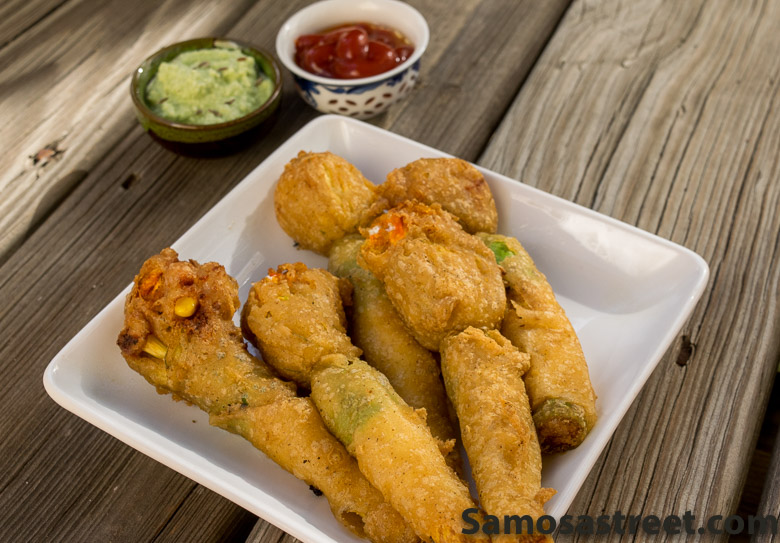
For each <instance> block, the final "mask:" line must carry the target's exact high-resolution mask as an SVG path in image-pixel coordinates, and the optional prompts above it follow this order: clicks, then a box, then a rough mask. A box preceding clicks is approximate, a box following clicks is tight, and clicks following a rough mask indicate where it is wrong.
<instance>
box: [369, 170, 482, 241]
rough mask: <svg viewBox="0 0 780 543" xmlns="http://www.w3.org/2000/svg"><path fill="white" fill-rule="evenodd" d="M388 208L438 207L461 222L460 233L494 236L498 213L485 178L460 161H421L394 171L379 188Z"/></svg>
mask: <svg viewBox="0 0 780 543" xmlns="http://www.w3.org/2000/svg"><path fill="white" fill-rule="evenodd" d="M379 193H380V195H381V196H382V197H383V198H384V199H385V200H387V202H388V204H389V205H388V207H395V206H397V205H399V204H401V203H403V202H405V201H407V200H417V201H419V202H422V203H424V204H428V205H431V204H440V205H441V207H442V208H443V209H445V210H446V211H449V212H450V213H452V214H453V215H455V216H456V217H457V218H458V219H460V221H461V224H462V225H463V229H464V230H465V231H466V232H469V233H471V234H474V233H476V232H491V233H493V232H495V231H496V226H497V225H498V212H497V211H496V202H495V201H494V200H493V194H492V193H491V192H490V187H489V186H488V184H487V182H486V181H485V178H484V176H483V175H482V174H481V173H480V172H479V170H478V169H476V168H475V167H474V166H472V165H471V164H469V163H468V162H466V161H465V160H461V159H459V158H421V159H419V160H415V161H414V162H411V163H409V164H407V165H406V166H404V167H403V168H398V169H395V170H393V171H392V172H390V173H389V174H388V175H387V180H386V181H385V182H384V183H383V184H382V185H380V186H379Z"/></svg>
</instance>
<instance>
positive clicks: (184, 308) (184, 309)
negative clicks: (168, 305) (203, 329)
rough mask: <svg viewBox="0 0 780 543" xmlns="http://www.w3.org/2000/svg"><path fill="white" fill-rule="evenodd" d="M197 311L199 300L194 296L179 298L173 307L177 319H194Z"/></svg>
mask: <svg viewBox="0 0 780 543" xmlns="http://www.w3.org/2000/svg"><path fill="white" fill-rule="evenodd" d="M196 309H198V300H196V299H195V298H193V297H192V296H184V297H183V298H179V299H178V300H176V303H175V304H174V305H173V312H174V313H175V314H176V316H177V317H184V318H187V317H192V316H193V315H194V314H195V310H196Z"/></svg>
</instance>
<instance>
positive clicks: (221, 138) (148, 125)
mask: <svg viewBox="0 0 780 543" xmlns="http://www.w3.org/2000/svg"><path fill="white" fill-rule="evenodd" d="M212 47H226V48H238V49H240V50H241V52H242V53H244V54H245V55H248V56H251V57H253V58H254V59H255V61H256V62H257V66H258V67H259V69H261V70H262V71H263V73H264V74H265V75H266V76H268V78H270V79H271V81H272V82H273V84H274V88H273V92H272V93H271V97H270V98H269V99H268V100H267V101H266V102H265V103H264V104H263V105H262V106H260V107H259V108H257V109H255V110H254V111H252V112H250V113H248V114H246V115H244V116H243V117H239V118H237V119H234V120H232V121H227V122H224V123H217V124H203V125H199V124H184V123H180V122H176V121H171V120H169V119H166V118H164V117H160V116H159V115H157V114H155V113H154V112H153V111H152V109H151V108H150V107H149V104H148V101H147V98H146V87H147V85H148V84H149V82H150V81H151V80H152V78H154V76H155V75H156V74H157V68H158V67H159V65H160V64H161V63H162V62H166V61H170V60H172V59H173V58H175V57H176V56H177V55H179V54H180V53H183V52H185V51H193V50H196V49H210V48H212ZM130 94H131V96H132V98H133V104H134V105H135V111H136V116H137V117H138V120H139V121H140V122H141V126H143V127H144V130H146V131H147V132H148V133H149V135H150V136H152V137H153V138H154V139H155V140H157V141H158V142H159V143H160V144H162V145H163V146H165V147H167V148H169V149H171V150H173V151H176V152H180V153H184V154H195V155H197V154H212V153H216V154H219V153H222V152H228V151H231V150H234V149H235V148H237V147H238V146H239V145H240V144H243V143H246V142H247V141H248V140H250V139H251V137H252V136H255V135H257V132H258V130H256V129H258V128H259V127H260V125H262V124H263V123H264V122H265V121H267V120H269V118H271V117H272V115H273V114H274V113H275V112H276V110H277V109H278V107H279V102H280V101H281V97H282V75H281V71H280V69H279V65H278V64H277V63H276V61H275V60H274V58H273V57H272V56H271V55H270V54H269V53H267V52H266V51H263V50H262V49H258V48H256V47H253V46H251V45H249V44H246V43H242V42H240V41H236V40H231V39H227V38H198V39H194V40H187V41H183V42H179V43H174V44H173V45H169V46H168V47H165V48H164V49H160V50H159V51H157V52H156V53H155V54H153V55H152V56H150V57H149V58H147V59H146V60H144V61H143V62H142V63H141V65H140V66H139V67H138V68H137V69H136V71H135V73H134V74H133V79H132V81H131V82H130Z"/></svg>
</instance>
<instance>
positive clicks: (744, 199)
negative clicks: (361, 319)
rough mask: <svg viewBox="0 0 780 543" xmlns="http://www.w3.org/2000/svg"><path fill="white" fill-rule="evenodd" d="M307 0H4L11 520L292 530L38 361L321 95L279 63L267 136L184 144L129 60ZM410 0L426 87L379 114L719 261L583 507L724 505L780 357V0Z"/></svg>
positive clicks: (585, 491)
mask: <svg viewBox="0 0 780 543" xmlns="http://www.w3.org/2000/svg"><path fill="white" fill-rule="evenodd" d="M306 3H307V2H306V1H304V0H297V1H290V2H276V1H272V0H259V1H257V2H252V1H249V0H231V1H223V2H215V1H206V0H201V1H197V2H196V1H189V0H167V1H164V2H152V1H147V2H121V1H118V0H115V1H107V2H94V1H88V0H25V1H21V0H8V1H6V2H4V3H3V4H2V5H0V143H1V145H0V148H1V149H2V155H0V165H1V167H0V323H1V324H0V330H1V332H0V337H1V338H2V341H1V342H0V372H2V373H1V377H0V387H1V388H2V400H0V402H2V408H1V409H0V430H1V432H2V434H1V435H2V445H0V540H2V541H24V540H36V541H50V540H69V541H147V540H164V541H173V540H177V541H178V540H181V541H196V540H197V541H212V540H213V541H217V540H219V541H223V540H229V541H242V540H251V541H277V540H279V539H280V538H282V537H283V534H282V533H281V532H280V531H279V530H278V529H276V528H274V527H272V526H270V525H268V524H267V523H265V522H264V521H262V520H260V521H258V519H257V517H255V516H254V515H252V514H251V513H249V512H247V511H245V510H243V509H241V508H240V507H238V506H236V505H234V504H233V503H231V502H229V501H227V500H225V499H223V498H222V497H220V496H218V495H216V494H214V493H213V492H211V491H209V490H206V489H204V488H203V487H201V486H199V485H197V484H195V483H193V482H192V481H191V480H189V479H187V478H186V477H183V476H181V475H179V474H178V473H175V472H174V471H172V470H170V469H168V468H166V467H164V466H162V465H161V464H158V463H157V462H155V461H153V460H150V459H149V458H147V457H146V456H144V455H143V454H141V453H138V452H136V451H135V450H133V449H131V448H129V447H127V446H125V445H123V444H122V443H120V442H119V441H117V440H116V439H114V438H112V437H110V436H109V435H107V434H105V433H103V432H101V431H100V430H98V429H96V428H94V427H92V426H91V425H89V424H87V423H85V422H84V421H82V420H81V419H79V418H77V417H75V416H73V415H71V414H70V413H68V412H67V411H65V410H63V409H62V408H60V407H59V406H57V405H56V404H55V403H54V402H53V401H52V400H51V399H50V398H49V397H48V396H47V395H46V393H45V391H44V389H43V386H42V384H41V377H42V374H43V371H44V369H45V367H46V365H47V364H48V362H49V361H50V360H51V358H52V357H53V356H54V355H55V354H56V353H57V352H58V351H59V349H60V348H61V347H62V346H63V345H64V344H65V343H66V342H67V341H68V339H69V338H71V337H72V336H73V335H74V334H75V333H76V332H77V331H78V330H79V329H80V328H81V327H83V326H84V325H85V324H86V323H87V322H88V321H89V320H90V319H91V318H92V317H93V316H94V315H95V314H96V313H97V312H98V311H99V310H100V309H101V308H102V307H103V306H104V305H105V304H106V303H107V302H108V301H109V300H111V299H112V298H113V297H114V296H115V295H116V294H117V293H118V292H119V291H120V290H121V289H122V288H123V287H124V286H125V285H126V284H127V283H128V282H129V281H130V279H131V278H132V276H133V275H134V273H135V272H136V270H137V269H138V267H139V266H140V264H141V262H142V261H143V260H144V259H145V258H146V257H148V256H149V255H151V254H153V253H155V252H157V251H159V250H160V249H161V248H163V247H165V246H167V245H169V244H170V243H171V242H173V241H174V240H175V239H177V238H178V237H179V236H180V235H181V234H182V233H183V232H184V231H185V230H186V229H187V228H188V227H189V226H190V225H192V224H193V223H194V222H195V221H196V220H197V219H198V218H199V217H200V216H201V215H203V214H204V213H205V212H206V211H207V210H208V209H209V208H211V207H212V206H213V205H214V204H215V203H216V202H218V201H219V199H220V198H221V197H222V196H223V195H224V194H226V193H227V192H228V191H229V190H230V189H231V188H232V187H233V186H234V185H235V184H236V183H237V182H238V181H240V180H241V179H242V178H243V177H244V176H245V175H246V174H247V173H248V172H249V171H251V170H252V168H253V167H255V166H256V165H257V164H259V163H260V162H261V161H262V160H263V159H264V158H265V157H266V156H267V155H268V154H269V153H270V152H271V151H273V150H274V149H275V148H276V147H277V146H278V145H279V144H280V142H282V141H284V140H285V139H286V138H287V137H289V136H290V135H291V134H293V133H294V132H295V131H296V130H297V129H299V128H300V127H301V126H303V125H304V124H305V123H306V122H308V121H309V120H311V119H312V118H314V117H315V116H316V115H317V113H316V112H314V111H313V110H311V109H309V108H308V107H307V106H306V105H304V103H303V102H302V101H301V100H300V99H299V98H298V97H297V96H296V95H295V92H294V90H293V86H292V84H291V81H290V80H289V79H287V81H286V83H287V87H286V91H285V96H284V101H283V105H282V110H281V114H280V117H279V119H278V120H277V122H276V123H275V125H274V126H273V129H272V131H271V133H270V134H269V135H267V136H266V137H265V138H264V139H262V140H261V141H258V142H257V143H256V144H254V145H253V146H252V147H250V148H249V149H246V150H244V151H242V152H241V153H239V154H236V155H232V156H229V157H224V158H219V159H208V160H207V159H193V158H184V157H181V156H177V155H174V154H172V153H170V152H168V151H165V150H163V149H162V148H161V147H159V146H158V145H157V144H156V143H154V142H153V141H152V140H151V139H150V138H149V137H148V136H147V135H145V134H144V133H143V131H142V130H141V128H140V126H139V125H138V123H137V122H136V121H135V119H134V116H133V113H132V110H131V103H130V99H129V95H128V86H129V77H130V73H131V71H132V69H133V68H134V67H135V65H137V64H138V63H139V62H140V60H141V59H143V58H144V57H145V56H146V55H148V54H149V53H151V52H153V51H154V50H156V49H158V48H159V47H161V46H163V45H166V44H168V43H171V42H174V41H179V40H181V39H185V38H188V37H194V36H199V35H217V34H218V35H226V36H230V37H234V38H238V39H244V40H247V41H250V42H253V43H256V44H257V45H260V46H261V47H265V48H267V49H269V50H273V42H274V38H275V35H276V31H277V29H278V28H279V26H280V25H281V23H282V21H284V19H285V18H287V17H288V16H289V15H290V14H291V13H293V12H294V11H296V10H297V9H299V8H300V7H301V6H302V5H304V4H306ZM410 3H412V4H413V5H414V6H415V7H417V8H418V9H419V10H420V11H421V12H422V13H423V14H424V15H425V17H426V18H427V20H428V22H429V25H430V28H431V35H432V41H431V44H430V48H429V51H428V52H427V53H426V55H425V57H424V59H423V60H424V62H423V71H422V74H421V84H420V86H419V87H418V88H417V89H416V90H415V91H414V93H413V94H412V95H411V97H410V98H409V99H407V100H406V101H404V102H402V103H399V104H397V105H395V106H394V107H393V108H392V109H391V110H390V111H389V112H388V113H387V114H385V115H383V116H381V117H379V118H376V119H374V120H372V121H371V122H372V123H374V124H376V125H378V126H381V127H384V128H387V129H389V130H392V131H394V132H397V133H399V134H402V135H405V136H409V137H411V138H413V139H415V140H418V141H421V142H423V143H425V144H428V145H431V146H434V147H437V148H439V149H442V150H444V151H446V152H449V153H452V154H454V155H457V156H460V157H462V158H465V159H467V160H471V161H474V162H477V163H479V164H481V165H483V166H485V167H487V168H490V169H492V170H495V171H497V172H500V173H502V174H505V175H507V176H509V177H512V178H516V179H519V180H521V181H522V182H524V183H527V184H530V185H533V186H536V187H538V188H540V189H542V190H544V191H548V192H550V193H553V194H556V195H558V196H561V197H563V198H565V199H568V200H572V201H574V202H577V203H579V204H582V205H584V206H587V207H590V208H592V209H594V210H597V211H599V212H601V213H604V214H607V215H610V216H612V217H615V218H617V219H620V220H623V221H626V222H628V223H630V224H634V225H636V226H638V227H640V228H643V229H646V230H649V231H651V232H654V233H656V234H658V235H660V236H662V237H665V238H668V239H670V240H672V241H674V242H677V243H679V244H682V245H684V246H686V247H688V248H690V249H692V250H694V251H696V252H698V253H699V254H701V255H702V256H703V257H704V258H705V259H706V260H707V262H708V263H709V265H710V268H711V277H710V282H709V284H708V286H707V288H706V291H705V293H704V296H703V298H702V300H701V301H700V302H699V304H698V306H697V307H696V309H695V311H694V313H693V315H692V317H691V318H690V320H689V322H688V323H687V324H686V325H685V327H684V328H683V330H682V331H681V333H680V335H679V338H678V340H677V341H676V342H675V344H674V345H673V347H672V348H671V349H670V350H669V352H668V353H667V354H666V356H665V357H664V359H663V360H662V361H661V363H660V365H659V366H658V368H657V369H656V371H655V373H654V374H653V376H652V377H651V379H650V380H649V382H648V383H647V385H646V386H645V388H644V390H643V392H642V393H641V395H640V396H639V397H638V399H637V400H636V401H635V402H634V404H633V406H632V408H631V409H630V410H629V412H628V414H627V415H626V417H625V419H624V420H623V422H622V424H621V425H620V426H619V428H618V430H617V432H616V433H615V435H614V437H613V439H612V440H611V442H610V444H609V446H608V447H607V448H606V450H605V451H604V453H603V454H602V455H601V458H600V460H599V461H598V463H597V464H596V467H595V468H594V469H593V471H592V473H591V474H590V476H589V478H588V479H587V482H586V483H585V485H584V486H583V488H582V490H581V491H580V493H579V496H578V498H577V499H576V501H575V502H574V504H573V505H572V506H571V508H570V512H571V513H572V514H574V515H579V514H590V515H599V514H602V513H604V512H606V513H611V512H614V511H618V510H619V511H622V512H623V513H624V514H625V513H630V514H637V515H638V514H656V515H666V514H682V513H683V512H685V511H688V510H690V511H692V512H693V513H694V514H696V515H697V517H699V518H702V517H707V516H709V515H715V514H720V515H724V516H726V515H729V514H732V513H733V512H734V511H735V508H736V505H737V502H738V500H739V496H740V493H741V489H742V487H743V484H744V483H745V479H746V474H747V468H748V463H749V460H750V457H751V452H752V449H753V446H754V444H755V442H756V438H757V435H758V430H759V427H760V424H761V420H762V416H763V413H764V410H765V408H766V406H767V402H768V399H769V391H770V389H771V386H772V382H773V380H774V377H775V374H776V371H777V365H778V355H779V353H780V314H779V313H778V292H779V289H778V287H779V285H780V238H779V237H778V232H780V92H779V89H780V54H778V52H780V32H778V31H777V29H778V27H780V2H777V1H774V0H765V1H763V2H761V1H759V2H734V1H732V0H711V1H704V0H691V1H686V2H671V1H663V0H643V1H626V0H622V1H621V0H602V1H596V0H575V1H574V2H573V3H571V4H569V2H568V1H566V0H549V1H545V2H538V1H536V2H535V1H532V0H450V1H449V2H437V1H435V0H412V1H411V2H410ZM775 454H777V452H776V453H775ZM772 473H773V474H774V475H772V476H771V478H770V479H769V480H767V481H766V484H765V485H764V488H765V495H764V496H765V497H764V500H763V502H762V504H761V511H762V512H764V513H771V514H774V515H778V514H779V513H780V500H778V494H779V492H780V491H779V490H778V489H780V460H778V459H777V458H776V459H775V462H774V471H773V472H772ZM615 537H619V536H615ZM663 537H664V536H658V538H663ZM722 537H723V538H725V537H726V536H725V535H724V536H722ZM640 538H641V536H640ZM564 539H565V537H564V536H561V537H560V538H559V540H564Z"/></svg>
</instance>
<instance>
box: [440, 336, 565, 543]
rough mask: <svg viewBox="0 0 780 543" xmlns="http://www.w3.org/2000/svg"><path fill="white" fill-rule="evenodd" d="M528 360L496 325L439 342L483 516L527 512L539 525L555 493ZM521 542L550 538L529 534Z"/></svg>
mask: <svg viewBox="0 0 780 543" xmlns="http://www.w3.org/2000/svg"><path fill="white" fill-rule="evenodd" d="M529 365H530V361H529V356H528V355H527V354H525V353H521V352H519V351H518V350H517V348H516V347H514V346H513V345H512V344H511V343H510V341H509V340H508V339H506V338H505V337H503V336H502V335H501V334H499V333H498V332H497V331H495V330H490V331H488V332H484V331H482V330H477V329H476V328H467V329H466V330H464V331H463V332H461V333H459V334H457V335H453V336H449V337H447V338H446V339H445V340H444V341H442V344H441V369H442V374H443V375H444V383H445V385H446V387H447V393H448V394H449V397H450V398H451V399H452V403H453V404H454V405H455V409H456V411H457V412H458V419H459V420H460V426H461V436H462V438H463V446H464V448H465V449H466V453H467V454H468V456H469V461H470V463H471V473H472V475H473V476H474V481H475V482H476V484H477V491H478V492H479V500H480V503H481V504H482V507H483V508H484V509H485V513H487V514H489V515H495V516H497V517H498V518H500V519H503V518H504V515H510V516H511V515H517V516H519V517H522V516H524V515H529V516H530V517H531V518H532V519H534V527H535V526H536V519H538V518H540V517H541V516H543V515H544V509H543V505H544V503H545V502H546V501H547V500H548V499H550V497H552V495H553V494H554V493H555V491H554V490H552V489H549V488H542V453H541V450H540V449H539V441H538V440H537V437H536V428H535V427H534V421H533V418H532V416H531V406H530V404H529V402H528V396H527V395H526V392H525V386H524V385H523V379H522V374H523V372H525V371H526V370H527V369H528V367H529ZM496 540H498V541H511V540H516V539H515V538H513V537H503V536H502V537H498V538H496ZM521 540H522V541H552V539H551V538H550V537H549V536H545V535H542V534H533V535H531V534H528V533H526V535H525V537H523V538H521Z"/></svg>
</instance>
